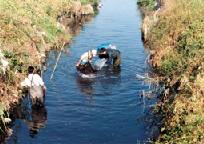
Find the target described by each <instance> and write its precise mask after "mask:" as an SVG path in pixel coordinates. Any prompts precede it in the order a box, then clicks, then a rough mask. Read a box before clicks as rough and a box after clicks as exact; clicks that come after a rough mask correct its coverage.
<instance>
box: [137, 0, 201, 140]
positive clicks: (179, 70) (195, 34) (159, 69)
mask: <svg viewBox="0 0 204 144" xmlns="http://www.w3.org/2000/svg"><path fill="white" fill-rule="evenodd" d="M151 2H154V4H152V3H151ZM157 2H162V3H157V4H155V3H156V1H150V0H141V1H140V3H138V4H139V5H140V6H142V9H143V10H142V11H143V13H144V19H143V25H142V33H143V40H144V44H145V46H146V47H147V48H148V49H150V59H149V63H150V65H151V66H152V68H153V69H154V70H155V72H156V73H157V74H158V75H159V76H160V78H161V81H162V82H163V83H165V90H164V93H163V95H162V96H161V102H159V103H158V111H159V113H160V114H161V115H162V116H163V117H164V126H163V127H162V128H161V134H160V137H159V139H158V140H157V141H156V143H203V142H204V135H203V132H204V131H203V126H204V116H203V106H204V99H203V93H204V87H203V82H204V78H203V73H204V65H203V59H204V57H203V52H204V51H203V50H204V31H203V28H204V22H203V18H202V15H201V13H203V12H204V11H203V6H204V2H203V1H201V0H198V1H194V0H189V1H184V0H171V1H170V0H163V1H157ZM155 6H159V7H155Z"/></svg>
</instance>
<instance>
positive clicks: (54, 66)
mask: <svg viewBox="0 0 204 144" xmlns="http://www.w3.org/2000/svg"><path fill="white" fill-rule="evenodd" d="M64 45H65V42H64V43H63V45H62V47H61V50H60V53H59V55H58V57H57V61H56V64H55V66H54V69H53V71H52V75H51V77H50V80H52V78H53V76H54V72H55V70H56V68H57V65H58V61H59V59H60V56H61V54H62V50H63V48H64Z"/></svg>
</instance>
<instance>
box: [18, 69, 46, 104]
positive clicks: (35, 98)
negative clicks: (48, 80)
mask: <svg viewBox="0 0 204 144" xmlns="http://www.w3.org/2000/svg"><path fill="white" fill-rule="evenodd" d="M21 85H22V86H24V87H28V88H29V95H30V96H31V99H32V106H43V105H44V99H45V90H46V87H45V84H44V82H43V80H42V78H41V77H40V75H39V74H37V73H34V67H33V66H29V67H28V77H27V78H25V80H24V81H23V82H22V83H21Z"/></svg>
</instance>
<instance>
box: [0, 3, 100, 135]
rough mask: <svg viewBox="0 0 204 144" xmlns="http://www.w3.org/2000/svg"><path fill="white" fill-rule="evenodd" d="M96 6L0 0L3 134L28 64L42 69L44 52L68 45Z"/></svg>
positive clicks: (0, 82) (19, 96) (19, 94)
mask: <svg viewBox="0 0 204 144" xmlns="http://www.w3.org/2000/svg"><path fill="white" fill-rule="evenodd" d="M39 3H40V4H39ZM97 5H98V1H97V0H81V1H72V0H63V1H61V0H54V1H53V0H51V1H50V0H46V1H44V0H40V1H33V0H31V1H21V0H0V13H1V14H0V16H1V20H0V27H1V29H0V34H1V36H0V49H1V51H0V58H1V63H0V65H1V73H0V89H1V91H0V94H1V97H0V116H1V133H2V134H6V133H5V131H6V127H5V120H8V119H5V118H9V113H8V111H9V110H12V109H13V107H15V106H16V105H17V104H18V102H19V101H20V99H21V98H22V95H21V93H22V90H21V86H20V82H21V81H22V80H23V79H24V78H25V77H26V75H27V74H26V73H27V72H26V71H27V67H28V66H29V65H32V66H34V67H36V69H41V66H42V64H43V63H44V62H45V58H46V53H47V52H48V51H50V50H51V49H61V47H62V46H63V45H65V44H69V42H70V40H71V38H72V36H73V35H74V34H75V33H76V31H77V29H78V27H81V25H83V23H84V22H85V21H86V18H88V16H93V15H94V13H95V10H96V9H97Z"/></svg>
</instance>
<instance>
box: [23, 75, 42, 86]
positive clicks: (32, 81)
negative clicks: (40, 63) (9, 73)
mask: <svg viewBox="0 0 204 144" xmlns="http://www.w3.org/2000/svg"><path fill="white" fill-rule="evenodd" d="M21 86H28V87H31V86H44V82H43V80H42V78H41V77H40V76H39V75H38V74H29V75H28V77H27V78H25V80H24V81H23V82H21Z"/></svg>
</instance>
